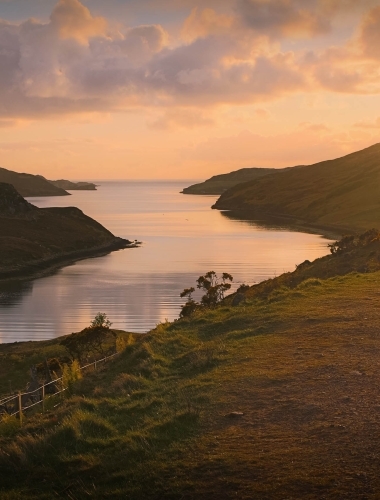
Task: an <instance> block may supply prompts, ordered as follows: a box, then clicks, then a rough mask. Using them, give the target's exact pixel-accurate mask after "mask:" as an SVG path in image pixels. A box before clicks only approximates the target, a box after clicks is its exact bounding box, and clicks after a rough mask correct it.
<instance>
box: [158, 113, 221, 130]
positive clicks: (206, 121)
mask: <svg viewBox="0 0 380 500" xmlns="http://www.w3.org/2000/svg"><path fill="white" fill-rule="evenodd" d="M148 125H149V128H151V129H154V130H177V129H179V128H182V129H194V128H197V127H209V126H212V125H214V120H213V119H212V118H210V117H209V116H206V115H205V114H204V113H200V112H199V110H197V109H189V108H184V109H183V108H175V109H169V110H168V111H167V112H166V113H165V114H164V115H163V116H161V117H160V118H158V119H157V120H154V121H152V122H150V123H149V124H148Z"/></svg>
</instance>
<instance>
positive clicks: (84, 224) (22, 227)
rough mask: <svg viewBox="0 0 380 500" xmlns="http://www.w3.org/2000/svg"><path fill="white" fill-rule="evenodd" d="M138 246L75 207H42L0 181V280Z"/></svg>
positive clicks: (36, 272) (33, 273)
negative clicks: (33, 203) (36, 205)
mask: <svg viewBox="0 0 380 500" xmlns="http://www.w3.org/2000/svg"><path fill="white" fill-rule="evenodd" d="M130 246H135V244H134V243H132V242H131V241H129V240H125V239H123V238H118V237H116V236H114V235H113V234H112V233H111V232H110V231H108V230H107V229H106V228H104V227H103V226H102V225H101V224H99V223H98V222H96V221H95V220H94V219H91V218H90V217H88V216H87V215H85V214H84V213H83V212H82V211H81V210H79V209H78V208H75V207H67V208H44V209H40V208H37V207H35V206H34V205H32V204H31V203H28V202H27V201H26V200H25V199H24V198H23V197H22V196H21V195H20V194H19V193H18V192H17V191H16V189H15V188H14V187H13V186H12V185H10V184H6V183H0V279H6V278H14V277H24V276H26V275H35V274H39V273H41V272H44V271H46V269H50V268H52V267H57V266H58V267H59V266H61V265H63V264H66V263H69V262H73V261H76V260H79V259H82V258H86V257H93V256H96V255H102V254H105V253H108V252H111V251H113V250H119V249H122V248H127V247H130Z"/></svg>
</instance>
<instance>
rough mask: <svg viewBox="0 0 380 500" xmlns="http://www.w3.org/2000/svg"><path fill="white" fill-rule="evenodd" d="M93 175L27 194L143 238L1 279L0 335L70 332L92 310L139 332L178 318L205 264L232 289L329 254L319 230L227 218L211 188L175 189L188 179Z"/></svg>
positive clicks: (10, 338) (18, 337)
mask: <svg viewBox="0 0 380 500" xmlns="http://www.w3.org/2000/svg"><path fill="white" fill-rule="evenodd" d="M95 182H96V183H97V184H100V186H99V187H98V190H97V191H72V192H71V193H72V195H71V196H65V197H47V198H45V197H44V198H29V201H30V202H31V203H33V204H35V205H36V206H38V207H53V206H60V207H63V206H76V207H78V208H80V209H81V210H83V212H84V213H85V214H87V215H89V216H91V217H93V218H94V219H96V220H97V221H99V222H100V223H101V224H103V225H104V226H105V227H106V228H107V229H109V230H110V231H112V232H113V233H114V234H115V235H117V236H121V237H124V238H128V239H131V240H134V239H137V240H139V241H141V242H142V246H141V247H140V248H135V249H126V250H122V251H118V252H113V253H111V254H109V255H107V256H104V257H98V258H93V259H87V260H82V261H79V262H77V263H76V264H74V265H70V266H67V267H64V268H62V269H60V270H58V271H57V272H55V273H54V274H53V275H51V276H46V277H44V278H40V279H36V280H29V281H25V282H15V283H13V284H12V283H11V284H9V283H8V284H7V285H4V284H0V319H1V321H0V342H3V343H4V342H15V341H25V340H46V339H51V338H54V337H58V336H61V335H65V334H69V333H72V332H77V331H79V330H81V329H82V328H84V327H86V326H88V325H89V323H90V321H91V320H92V319H93V318H94V316H95V314H96V313H97V312H105V313H106V314H107V315H108V317H109V318H110V320H111V321H112V323H113V327H114V328H119V329H123V330H127V331H133V332H146V331H148V330H149V329H151V328H152V327H154V326H155V325H156V324H157V323H159V322H161V321H165V319H168V320H173V319H175V318H177V317H178V315H179V312H180V306H181V304H182V303H183V300H182V299H180V297H179V294H180V292H181V291H182V290H183V289H184V288H185V287H189V286H195V280H196V279H197V278H198V277H199V276H200V275H202V274H204V273H206V272H207V271H210V270H213V271H215V272H217V273H222V272H228V273H230V274H232V275H233V277H234V283H235V285H234V289H236V287H237V286H239V284H241V283H247V284H253V283H257V282H260V281H262V280H264V279H267V278H271V277H274V276H277V275H279V274H281V273H283V272H286V271H293V270H294V269H295V266H296V264H300V263H301V262H303V261H304V260H306V259H309V260H313V259H315V258H317V257H321V256H322V255H325V254H327V253H328V249H327V244H328V243H329V241H328V240H327V239H325V238H323V237H322V236H319V235H315V234H306V233H302V232H297V231H291V230H289V229H287V228H284V227H281V226H268V225H267V224H264V223H263V222H254V221H243V220H239V219H235V218H234V219H233V218H231V217H229V216H228V213H223V212H219V211H216V210H211V208H210V207H211V205H212V204H213V203H214V202H215V200H216V199H217V196H194V195H183V194H180V191H181V190H182V189H183V188H184V187H186V186H188V185H190V184H193V183H194V181H192V180H181V181H112V182H111V181H107V182H105V181H99V182H97V181H95Z"/></svg>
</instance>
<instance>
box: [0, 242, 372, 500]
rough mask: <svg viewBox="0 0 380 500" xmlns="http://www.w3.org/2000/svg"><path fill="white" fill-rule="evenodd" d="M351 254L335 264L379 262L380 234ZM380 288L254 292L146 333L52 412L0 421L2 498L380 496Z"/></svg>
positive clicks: (338, 279)
mask: <svg viewBox="0 0 380 500" xmlns="http://www.w3.org/2000/svg"><path fill="white" fill-rule="evenodd" d="M360 241H362V243H363V244H361V243H360ZM351 243H352V242H351ZM351 243H349V242H348V241H347V240H346V244H344V245H343V246H341V248H340V249H339V251H337V253H335V254H334V255H331V256H330V257H329V258H328V259H329V261H330V262H332V263H335V264H332V265H331V267H336V268H337V270H339V269H340V268H341V266H342V265H343V264H342V263H343V262H344V261H346V260H350V261H351V262H352V265H351V269H354V268H355V266H357V265H359V264H358V263H359V262H361V261H362V260H363V259H364V254H366V255H367V258H368V261H371V262H372V260H374V258H375V257H376V259H377V261H379V258H380V244H379V241H378V240H377V239H376V238H372V239H367V240H366V243H364V242H363V240H359V239H358V240H355V242H354V243H352V245H351ZM319 262H320V261H319ZM312 265H313V264H312ZM316 265H319V264H316ZM347 271H348V268H347ZM339 272H340V271H339ZM379 281H380V272H369V273H362V274H358V273H349V274H345V275H344V276H335V277H331V278H328V279H306V280H304V281H302V282H300V283H299V284H298V285H297V284H294V287H293V288H285V287H277V288H276V287H274V289H273V290H272V293H271V294H270V295H268V294H267V293H263V294H261V293H253V294H252V293H251V292H252V290H253V289H250V291H249V293H248V294H247V297H246V300H245V302H244V303H241V304H240V305H239V306H237V307H232V306H230V305H228V304H224V305H222V306H221V307H218V308H217V309H214V310H203V311H198V312H197V313H196V314H195V316H193V317H191V318H186V319H182V320H180V321H176V322H174V323H171V324H170V323H167V324H161V325H158V326H157V328H156V329H155V330H153V331H152V332H150V333H149V334H147V335H146V336H138V337H136V338H135V341H134V343H133V344H131V345H129V346H128V347H127V348H126V349H125V351H124V352H123V353H122V354H121V356H120V357H119V358H118V359H117V360H115V361H114V362H112V363H110V364H109V365H108V367H107V368H106V369H104V370H103V371H99V372H97V373H94V374H92V375H88V376H86V377H85V378H84V379H83V380H82V381H80V382H79V383H77V385H76V386H75V387H74V389H73V394H72V395H71V397H69V398H67V399H65V400H63V401H62V402H59V400H58V401H56V404H58V406H57V407H56V408H52V407H51V408H50V410H49V411H47V412H46V413H45V415H40V414H38V415H37V414H36V415H34V416H29V417H28V418H27V420H26V424H25V426H24V427H23V428H22V429H21V430H20V429H18V427H17V421H16V420H7V421H5V422H4V423H3V424H2V425H0V435H1V437H0V477H1V483H0V484H1V486H0V491H1V498H2V499H4V500H10V499H15V498H21V497H22V498H28V499H37V498H38V499H50V498H54V497H58V498H68V499H72V498H98V499H104V498H117V499H118V498H120V499H121V498H128V499H131V500H134V499H136V500H141V499H157V500H158V499H161V498H165V499H166V498H168V499H194V498H197V499H210V498H218V499H230V498H231V499H232V498H241V499H252V498H259V499H268V500H277V499H281V500H282V499H284V498H294V499H300V498H302V499H303V498H305V499H319V498H324V499H327V500H329V499H331V500H332V499H337V498H344V499H358V498H360V499H364V498H367V499H371V498H373V499H375V498H377V497H378V492H379V491H380V478H379V474H378V470H379V466H380V458H379V454H378V450H379V447H380V435H379V433H378V428H379V425H380V412H379V411H378V406H379V405H378V387H379V384H380V370H379V364H380V361H379V359H380V357H379V354H380V350H379V343H378V332H379V328H380V313H379V311H378V307H377V303H378V300H379ZM253 288H255V287H253ZM275 288H276V289H275ZM22 347H23V346H22V345H20V349H22ZM0 352H1V348H0ZM13 354H15V351H14V352H13Z"/></svg>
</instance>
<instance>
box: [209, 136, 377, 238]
mask: <svg viewBox="0 0 380 500" xmlns="http://www.w3.org/2000/svg"><path fill="white" fill-rule="evenodd" d="M213 208H216V209H219V210H234V211H244V212H250V213H251V214H252V215H254V214H255V215H265V214H267V215H276V216H286V217H291V218H295V219H299V220H303V221H306V222H310V223H312V224H315V225H331V226H344V227H352V228H358V229H359V228H370V227H380V144H375V145H373V146H371V147H369V148H366V149H364V150H362V151H358V152H355V153H351V154H349V155H347V156H344V157H342V158H337V159H335V160H329V161H324V162H320V163H316V164H314V165H310V166H302V167H297V168H290V169H285V170H280V171H277V172H275V173H272V174H271V175H267V176H265V177H261V178H258V179H256V180H253V181H250V182H246V183H244V184H239V185H237V186H235V187H232V188H231V189H229V190H227V191H226V192H225V193H223V194H222V195H221V196H220V198H219V199H218V201H217V202H216V203H215V205H214V206H213Z"/></svg>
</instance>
